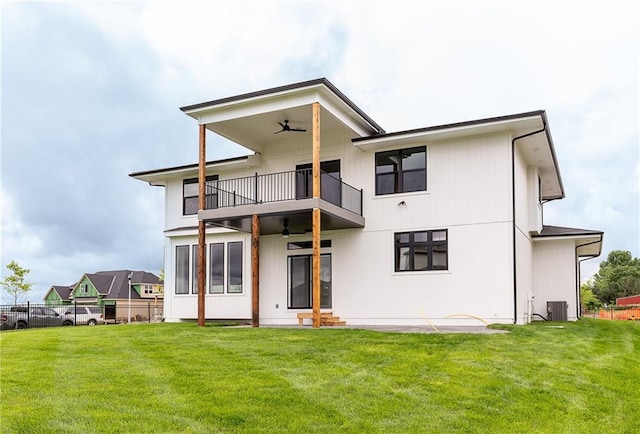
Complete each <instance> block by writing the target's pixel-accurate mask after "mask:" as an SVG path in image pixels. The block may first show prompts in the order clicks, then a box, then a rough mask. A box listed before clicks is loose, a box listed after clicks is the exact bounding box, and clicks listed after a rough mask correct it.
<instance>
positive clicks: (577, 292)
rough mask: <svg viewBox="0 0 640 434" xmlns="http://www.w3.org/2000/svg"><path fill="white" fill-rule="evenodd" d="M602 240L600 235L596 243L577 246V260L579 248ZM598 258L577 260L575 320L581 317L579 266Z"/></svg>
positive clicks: (595, 256) (593, 256) (587, 257)
mask: <svg viewBox="0 0 640 434" xmlns="http://www.w3.org/2000/svg"><path fill="white" fill-rule="evenodd" d="M602 238H603V236H602V234H600V239H599V240H598V241H591V242H590V243H585V244H580V245H577V246H576V248H575V252H576V253H575V254H576V258H578V248H579V247H584V246H590V245H592V244H598V243H602ZM598 256H600V254H597V255H589V256H585V257H584V258H583V259H578V261H577V263H576V318H577V319H580V317H581V315H580V314H581V309H580V265H581V264H582V262H584V261H588V260H589V259H593V258H597V257H598Z"/></svg>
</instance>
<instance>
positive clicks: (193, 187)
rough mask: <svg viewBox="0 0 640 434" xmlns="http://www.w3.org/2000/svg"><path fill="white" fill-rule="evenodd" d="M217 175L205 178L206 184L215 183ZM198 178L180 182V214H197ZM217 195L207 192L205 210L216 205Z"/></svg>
mask: <svg viewBox="0 0 640 434" xmlns="http://www.w3.org/2000/svg"><path fill="white" fill-rule="evenodd" d="M217 180H218V175H209V176H207V182H209V181H217ZM198 189H199V187H198V178H190V179H185V180H184V181H183V182H182V198H183V200H182V214H183V215H193V214H197V213H198ZM216 196H217V194H215V193H214V194H209V192H208V191H207V195H206V201H207V208H213V207H215V205H216V204H217V202H218V201H217V197H216Z"/></svg>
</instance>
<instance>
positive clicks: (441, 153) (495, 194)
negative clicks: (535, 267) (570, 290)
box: [165, 135, 533, 325]
mask: <svg viewBox="0 0 640 434" xmlns="http://www.w3.org/2000/svg"><path fill="white" fill-rule="evenodd" d="M304 137H305V136H303V135H301V136H300V139H299V140H297V139H294V141H289V142H282V143H278V142H274V143H272V144H270V145H269V146H267V147H265V149H266V150H267V151H265V152H264V153H263V155H262V159H261V161H262V163H261V166H260V167H259V168H258V170H255V169H252V170H249V169H246V170H239V171H233V172H232V171H229V172H223V173H220V174H219V176H220V179H227V178H235V177H239V176H246V175H251V174H253V173H254V172H256V171H257V172H258V173H260V174H264V173H274V172H281V171H289V170H293V169H295V166H296V164H304V163H309V162H311V145H310V143H307V142H305V141H304V140H307V141H308V138H307V139H304ZM423 145H424V146H426V147H427V191H426V192H415V193H406V194H394V195H385V196H375V188H374V186H375V152H374V151H366V152H365V151H361V150H360V149H358V148H356V147H354V146H353V145H352V144H351V142H350V137H347V136H334V137H330V136H328V135H324V136H322V146H321V160H322V161H327V160H333V159H340V160H341V174H342V177H343V180H344V182H347V183H349V184H350V185H352V186H354V187H356V188H362V189H363V191H364V195H363V207H364V210H363V214H364V217H365V219H366V226H365V228H363V229H350V230H340V231H332V232H328V231H324V232H323V233H322V238H323V239H331V240H332V247H331V248H329V249H323V253H324V252H327V253H331V255H332V267H333V270H332V271H333V273H332V284H333V285H332V286H333V306H332V311H333V312H334V313H335V314H336V315H339V316H340V317H341V318H342V319H345V320H346V321H347V322H348V324H351V325H357V324H417V325H426V324H427V322H426V319H425V318H424V317H423V313H424V315H425V316H426V318H427V319H428V320H429V321H431V322H433V323H434V324H436V325H440V324H450V325H455V324H478V325H480V324H482V322H480V320H478V319H476V318H475V317H479V318H483V319H484V320H486V321H488V322H501V323H510V322H513V321H514V318H513V310H514V300H513V296H514V294H513V256H512V250H513V241H512V240H513V223H512V207H511V154H510V152H511V137H510V136H509V135H486V136H478V137H473V138H465V139H459V140H447V141H440V142H430V143H423V142H417V143H412V144H403V146H401V148H408V147H414V146H423ZM388 149H393V148H385V149H380V150H378V151H382V150H388ZM517 163H518V166H517V172H516V176H517V177H516V188H517V189H516V193H517V194H518V195H522V196H523V198H525V199H523V200H522V201H520V200H519V201H518V202H517V203H518V206H519V208H518V210H517V217H518V223H519V227H518V231H517V233H518V234H519V235H518V319H517V320H518V321H520V322H522V321H523V315H525V314H526V313H527V312H528V311H527V308H526V306H527V295H526V294H527V291H528V292H531V288H532V281H533V276H532V261H533V260H532V250H531V248H532V247H531V241H530V239H529V236H528V227H529V226H528V219H529V214H528V212H529V207H528V202H527V199H526V198H527V194H528V187H527V185H528V183H527V179H528V176H527V167H526V166H525V165H524V163H522V160H521V159H520V158H519V157H518V159H517ZM211 174H213V173H211ZM166 195H167V219H166V225H167V229H175V228H185V227H195V226H197V218H196V217H195V216H182V179H174V180H170V181H169V182H168V186H167V194H166ZM401 201H404V202H405V205H403V206H399V205H398V204H399V202H401ZM433 229H447V230H448V264H449V267H448V270H445V271H428V272H404V273H402V272H401V273H397V272H395V271H394V233H395V232H401V231H415V230H433ZM168 235H169V236H170V238H168V239H167V240H168V241H167V246H166V252H165V254H166V260H165V271H166V279H167V281H166V283H165V288H166V294H165V300H166V301H165V303H166V306H167V308H166V317H167V320H168V321H172V320H173V321H175V320H180V319H187V318H190V319H195V318H196V316H197V296H196V295H192V294H189V295H175V294H174V292H175V291H174V281H175V276H174V274H173V268H174V266H175V246H176V245H181V244H182V245H183V244H189V245H194V244H197V237H196V231H195V230H193V229H192V230H188V231H184V232H180V233H175V232H170V233H168ZM220 240H223V241H225V242H227V241H235V240H243V241H244V254H245V261H244V292H243V294H240V295H236V294H225V295H211V294H207V295H206V307H205V309H206V317H207V318H244V319H249V318H250V317H251V261H250V257H251V252H250V236H249V235H248V234H244V233H234V232H232V233H223V234H216V233H214V232H213V231H211V230H209V231H208V234H207V244H209V243H211V242H220ZM292 240H310V238H309V237H307V238H304V237H303V236H292V237H291V238H289V239H288V240H284V239H282V237H280V236H276V235H274V236H263V237H261V239H260V322H261V323H262V324H295V323H297V320H296V312H297V311H296V310H288V309H287V256H288V255H290V254H297V253H299V252H291V251H287V249H286V243H287V241H292ZM207 274H208V273H207ZM523 294H524V295H523Z"/></svg>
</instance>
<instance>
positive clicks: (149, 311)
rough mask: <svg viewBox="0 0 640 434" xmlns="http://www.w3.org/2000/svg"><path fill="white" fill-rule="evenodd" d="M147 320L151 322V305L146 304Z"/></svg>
mask: <svg viewBox="0 0 640 434" xmlns="http://www.w3.org/2000/svg"><path fill="white" fill-rule="evenodd" d="M147 318H149V322H151V303H150V302H147Z"/></svg>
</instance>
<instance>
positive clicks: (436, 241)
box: [394, 229, 448, 271]
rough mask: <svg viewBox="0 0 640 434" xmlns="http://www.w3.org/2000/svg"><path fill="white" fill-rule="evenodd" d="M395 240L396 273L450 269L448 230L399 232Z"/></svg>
mask: <svg viewBox="0 0 640 434" xmlns="http://www.w3.org/2000/svg"><path fill="white" fill-rule="evenodd" d="M394 239H395V271H423V270H447V269H448V248H447V243H448V234H447V230H446V229H440V230H433V231H417V232H399V233H396V234H395V235H394Z"/></svg>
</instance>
